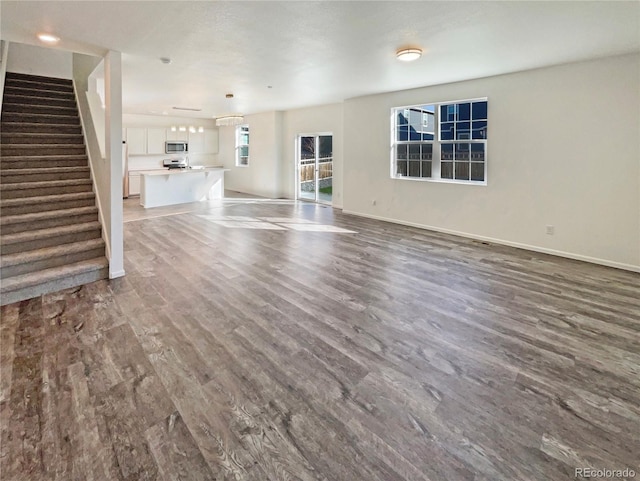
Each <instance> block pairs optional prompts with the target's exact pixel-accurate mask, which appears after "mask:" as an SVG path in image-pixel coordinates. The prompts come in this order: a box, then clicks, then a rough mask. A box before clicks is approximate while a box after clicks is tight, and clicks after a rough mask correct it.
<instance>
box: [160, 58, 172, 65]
mask: <svg viewBox="0 0 640 481" xmlns="http://www.w3.org/2000/svg"><path fill="white" fill-rule="evenodd" d="M160 61H161V62H162V63H163V64H165V65H169V64H170V63H171V59H170V58H169V57H160Z"/></svg>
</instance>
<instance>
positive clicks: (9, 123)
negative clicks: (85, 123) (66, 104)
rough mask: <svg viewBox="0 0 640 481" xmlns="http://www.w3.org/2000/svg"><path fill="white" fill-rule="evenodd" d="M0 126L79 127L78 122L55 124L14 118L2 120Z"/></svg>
mask: <svg viewBox="0 0 640 481" xmlns="http://www.w3.org/2000/svg"><path fill="white" fill-rule="evenodd" d="M1 126H2V128H3V129H5V128H7V127H17V126H21V127H29V128H42V127H56V128H68V127H80V122H78V123H77V124H56V123H46V122H16V121H14V120H3V121H2V124H1ZM4 133H5V134H9V133H11V132H4ZM16 133H29V132H16Z"/></svg>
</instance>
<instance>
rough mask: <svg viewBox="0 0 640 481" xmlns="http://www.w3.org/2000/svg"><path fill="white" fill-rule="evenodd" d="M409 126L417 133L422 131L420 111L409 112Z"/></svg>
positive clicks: (412, 110)
mask: <svg viewBox="0 0 640 481" xmlns="http://www.w3.org/2000/svg"><path fill="white" fill-rule="evenodd" d="M409 125H411V127H413V128H414V129H415V130H417V131H420V130H422V112H421V111H420V110H418V109H411V110H409Z"/></svg>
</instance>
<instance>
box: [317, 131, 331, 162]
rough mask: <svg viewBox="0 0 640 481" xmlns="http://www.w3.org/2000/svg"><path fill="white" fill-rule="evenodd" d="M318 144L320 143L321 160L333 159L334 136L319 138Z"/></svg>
mask: <svg viewBox="0 0 640 481" xmlns="http://www.w3.org/2000/svg"><path fill="white" fill-rule="evenodd" d="M318 142H319V143H320V158H321V159H326V158H328V157H332V156H333V136H332V135H321V136H320V137H319V138H318Z"/></svg>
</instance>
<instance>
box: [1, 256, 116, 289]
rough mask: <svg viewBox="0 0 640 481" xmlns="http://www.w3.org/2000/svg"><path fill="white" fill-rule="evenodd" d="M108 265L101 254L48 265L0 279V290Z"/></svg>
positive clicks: (32, 284)
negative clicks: (62, 264)
mask: <svg viewBox="0 0 640 481" xmlns="http://www.w3.org/2000/svg"><path fill="white" fill-rule="evenodd" d="M108 266H109V262H108V261H107V258H106V257H104V256H102V257H96V258H94V259H89V260H86V261H80V262H75V263H73V264H67V265H64V266H60V267H50V268H48V269H43V270H41V271H36V272H29V273H27V274H21V275H18V276H13V277H8V278H6V279H2V287H1V288H0V292H3V293H5V292H10V291H15V290H18V289H23V288H26V287H31V286H36V285H38V284H44V283H45V282H51V281H54V280H56V279H59V278H66V277H71V276H74V275H78V274H82V273H84V272H90V271H96V270H100V269H104V268H106V267H108Z"/></svg>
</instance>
